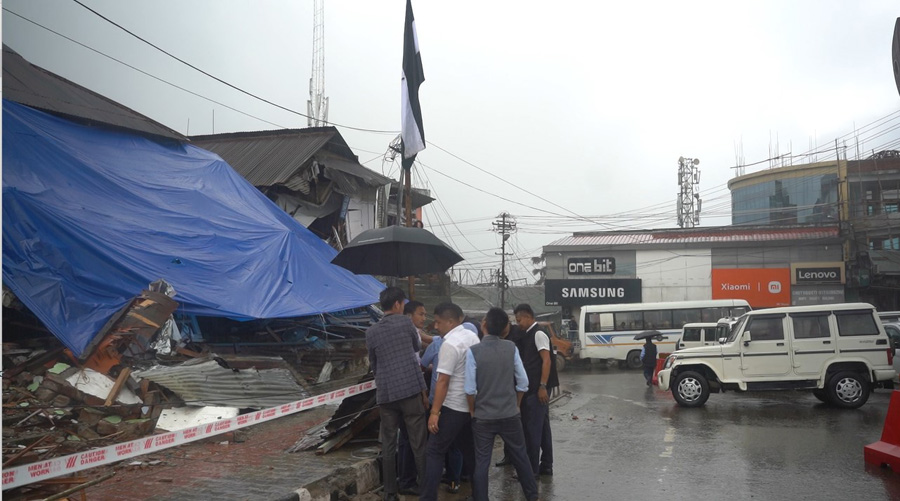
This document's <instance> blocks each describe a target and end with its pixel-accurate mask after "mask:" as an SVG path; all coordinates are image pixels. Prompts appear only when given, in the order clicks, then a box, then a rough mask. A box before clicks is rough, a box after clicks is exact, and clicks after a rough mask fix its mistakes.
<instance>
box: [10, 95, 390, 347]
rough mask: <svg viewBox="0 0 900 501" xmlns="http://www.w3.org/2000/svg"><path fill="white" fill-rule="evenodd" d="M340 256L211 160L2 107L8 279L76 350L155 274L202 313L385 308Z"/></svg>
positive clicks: (369, 282)
mask: <svg viewBox="0 0 900 501" xmlns="http://www.w3.org/2000/svg"><path fill="white" fill-rule="evenodd" d="M335 254H336V251H335V250H334V249H332V248H331V247H330V246H328V245H327V244H326V243H325V242H323V241H322V240H321V239H319V238H318V237H316V236H315V235H314V234H313V233H311V232H310V231H309V230H307V229H306V228H304V227H303V226H301V225H300V224H299V223H297V222H296V221H294V220H293V219H292V218H291V217H290V216H289V215H287V214H285V213H284V212H283V211H282V210H281V209H279V208H278V207H277V206H276V205H275V204H274V203H272V202H271V201H270V200H269V199H268V198H266V197H265V196H264V195H263V194H262V193H260V192H259V191H258V190H257V189H256V188H254V187H253V186H252V185H250V183H248V182H247V181H246V180H245V179H244V178H242V177H241V176H240V175H239V174H237V173H236V172H235V171H234V170H233V169H232V168H231V167H230V166H229V165H228V164H227V163H225V162H224V161H223V160H222V159H221V158H219V156H217V155H216V154H214V153H211V152H209V151H206V150H203V149H200V148H197V147H194V146H191V145H189V144H182V143H177V142H174V141H172V142H166V143H164V142H160V141H156V140H152V139H148V138H146V137H144V136H141V135H138V134H132V133H129V132H120V131H112V130H109V129H102V128H94V127H88V126H84V125H80V124H76V123H74V122H71V121H68V120H64V119H62V118H58V117H56V116H53V115H49V114H46V113H43V112H40V111H37V110H34V109H31V108H28V107H25V106H22V105H19V104H16V103H13V102H10V101H7V100H5V99H4V100H3V282H4V284H6V285H7V286H8V287H10V288H11V289H12V290H13V292H15V293H16V296H18V298H19V299H20V300H21V301H22V302H23V303H25V305H27V306H28V308H29V309H31V311H32V312H34V313H35V314H36V315H37V316H38V317H39V318H40V319H41V321H42V322H44V324H45V325H46V326H47V328H49V329H50V330H51V332H53V334H54V335H56V337H58V338H59V339H60V340H61V341H62V342H63V343H64V344H65V345H66V346H67V347H69V348H70V349H71V350H72V351H73V352H75V354H76V355H80V354H81V352H82V350H83V349H84V348H85V346H86V345H87V344H88V343H89V342H90V340H91V339H92V337H93V336H94V335H95V334H96V333H97V332H98V331H99V330H100V328H101V327H102V326H103V325H104V323H105V322H106V321H107V320H108V319H109V318H110V316H111V315H113V313H115V312H116V311H118V310H119V309H120V308H122V306H124V305H125V304H126V303H127V302H128V301H129V300H130V299H131V298H132V297H134V296H135V295H136V294H138V293H139V292H140V291H141V290H143V289H145V288H146V287H147V285H148V284H149V283H150V282H152V281H154V280H157V279H160V278H162V279H165V280H166V281H167V282H169V283H170V284H171V285H172V286H173V287H174V288H175V290H176V292H177V295H176V296H175V299H176V300H177V301H178V302H179V303H180V306H179V309H178V312H179V313H184V314H194V315H200V316H217V317H230V318H235V319H254V318H284V317H294V316H302V315H312V314H317V313H324V312H335V311H340V310H345V309H348V308H355V307H359V306H364V305H368V304H372V303H375V302H377V299H378V293H379V292H380V291H381V289H383V288H384V286H383V285H382V284H381V283H379V282H378V281H376V280H375V279H374V278H372V277H369V276H357V275H354V274H352V273H351V272H349V271H347V270H345V269H343V268H340V267H338V266H335V265H333V264H331V262H330V261H331V259H332V258H333V257H334V256H335Z"/></svg>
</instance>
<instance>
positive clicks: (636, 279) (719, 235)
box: [543, 151, 900, 316]
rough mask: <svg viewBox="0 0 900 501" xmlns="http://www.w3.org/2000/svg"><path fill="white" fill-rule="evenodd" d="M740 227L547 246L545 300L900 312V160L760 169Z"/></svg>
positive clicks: (734, 183)
mask: <svg viewBox="0 0 900 501" xmlns="http://www.w3.org/2000/svg"><path fill="white" fill-rule="evenodd" d="M728 187H729V189H730V190H731V195H732V223H733V224H732V226H726V227H716V228H689V229H664V230H637V231H614V232H590V233H575V234H573V235H572V236H570V237H565V238H562V239H559V240H556V241H554V242H552V243H550V244H548V245H546V246H544V248H543V252H544V258H545V262H546V266H547V268H546V275H545V276H546V280H545V297H546V302H547V304H548V305H556V306H559V307H561V309H562V313H563V315H564V316H565V315H567V314H569V313H574V311H573V310H574V309H576V308H577V307H579V306H582V305H585V304H610V303H630V302H654V301H685V300H702V299H746V300H747V301H748V302H750V304H751V306H753V307H754V308H765V307H773V306H786V305H805V304H826V303H836V302H843V301H865V302H869V303H872V304H874V305H876V306H877V307H878V308H879V309H883V310H897V309H900V154H898V152H895V151H886V152H880V153H877V154H874V155H872V156H870V157H869V158H866V159H863V160H849V161H848V160H843V159H841V160H832V161H830V162H817V163H811V164H804V165H791V166H785V167H779V168H774V169H767V170H763V171H760V172H754V173H751V174H747V175H744V176H739V177H736V178H734V179H732V180H731V181H730V182H729V183H728Z"/></svg>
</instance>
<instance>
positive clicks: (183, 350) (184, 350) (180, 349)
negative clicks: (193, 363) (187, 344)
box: [175, 346, 203, 358]
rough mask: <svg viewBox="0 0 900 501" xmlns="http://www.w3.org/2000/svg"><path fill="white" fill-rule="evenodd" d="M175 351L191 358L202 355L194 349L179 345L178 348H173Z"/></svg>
mask: <svg viewBox="0 0 900 501" xmlns="http://www.w3.org/2000/svg"><path fill="white" fill-rule="evenodd" d="M175 353H180V354H182V355H184V356H187V357H191V358H199V357H202V356H203V354H202V353H197V352H196V351H193V350H189V349H187V348H183V347H181V346H179V347H178V348H175Z"/></svg>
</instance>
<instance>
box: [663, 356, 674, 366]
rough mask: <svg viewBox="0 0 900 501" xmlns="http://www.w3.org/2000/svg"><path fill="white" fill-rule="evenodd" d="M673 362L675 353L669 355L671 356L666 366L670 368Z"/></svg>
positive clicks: (667, 359)
mask: <svg viewBox="0 0 900 501" xmlns="http://www.w3.org/2000/svg"><path fill="white" fill-rule="evenodd" d="M673 363H675V355H669V356H668V357H667V358H666V366H665V368H666V369H668V368H670V367H672V364H673Z"/></svg>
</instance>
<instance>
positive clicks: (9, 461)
mask: <svg viewBox="0 0 900 501" xmlns="http://www.w3.org/2000/svg"><path fill="white" fill-rule="evenodd" d="M50 436H52V435H44V436H43V437H41V438H39V439H37V440H35V441H34V442H32V443H31V445H29V446H28V447H25V448H24V449H22V450H21V451H19V452H17V453H15V454H13V456H12V457H11V458H9V459H7V460H6V461H4V462H3V467H4V468H6V467H7V466H9V465H10V464H12V463H13V462H14V461H15V460H17V459H19V458H20V457H22V456H24V455H25V453H26V452H28V451H30V450H31V449H34V448H35V447H37V445H38V444H40V443H41V442H43V441H44V440H47V437H50Z"/></svg>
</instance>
